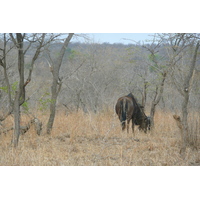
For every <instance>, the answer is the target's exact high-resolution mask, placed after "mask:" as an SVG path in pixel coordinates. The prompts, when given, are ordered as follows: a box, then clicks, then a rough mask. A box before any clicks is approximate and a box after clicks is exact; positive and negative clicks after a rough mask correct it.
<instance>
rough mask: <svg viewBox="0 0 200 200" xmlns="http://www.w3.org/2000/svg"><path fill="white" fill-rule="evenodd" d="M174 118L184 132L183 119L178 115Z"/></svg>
mask: <svg viewBox="0 0 200 200" xmlns="http://www.w3.org/2000/svg"><path fill="white" fill-rule="evenodd" d="M173 117H174V119H175V121H176V124H177V126H178V127H179V129H180V130H181V131H182V130H183V126H182V123H181V117H180V116H178V115H173Z"/></svg>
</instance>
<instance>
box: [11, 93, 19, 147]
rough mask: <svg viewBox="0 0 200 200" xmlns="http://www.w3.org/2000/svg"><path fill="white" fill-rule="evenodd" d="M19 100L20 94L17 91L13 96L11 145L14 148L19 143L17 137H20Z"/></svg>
mask: <svg viewBox="0 0 200 200" xmlns="http://www.w3.org/2000/svg"><path fill="white" fill-rule="evenodd" d="M19 99H20V92H19V91H17V92H16V95H15V101H14V122H15V125H14V133H13V139H12V143H13V145H14V147H17V145H18V141H19V135H20V105H19Z"/></svg>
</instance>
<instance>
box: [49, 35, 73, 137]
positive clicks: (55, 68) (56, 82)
mask: <svg viewBox="0 0 200 200" xmlns="http://www.w3.org/2000/svg"><path fill="white" fill-rule="evenodd" d="M73 34H74V33H69V35H68V37H67V38H66V39H65V41H64V43H63V46H62V48H61V50H60V52H59V56H58V58H57V59H56V61H55V63H54V64H53V63H52V65H51V66H50V71H51V73H52V75H53V80H52V85H51V103H50V116H49V120H48V123H47V133H48V134H50V133H51V130H52V127H53V123H54V118H55V114H56V101H57V97H58V94H59V92H60V89H61V86H62V80H61V78H60V77H59V71H60V67H61V64H62V60H63V57H64V55H65V52H66V48H67V46H68V44H69V42H70V40H71V39H72V37H73Z"/></svg>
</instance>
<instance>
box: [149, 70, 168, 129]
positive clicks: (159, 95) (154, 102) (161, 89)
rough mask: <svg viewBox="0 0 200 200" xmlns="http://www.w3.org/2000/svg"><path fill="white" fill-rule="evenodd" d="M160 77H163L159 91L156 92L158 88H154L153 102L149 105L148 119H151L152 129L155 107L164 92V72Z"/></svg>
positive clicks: (165, 74)
mask: <svg viewBox="0 0 200 200" xmlns="http://www.w3.org/2000/svg"><path fill="white" fill-rule="evenodd" d="M162 76H163V77H162V82H161V85H160V90H159V92H158V87H157V88H156V94H155V96H154V100H153V102H152V104H151V111H150V119H151V127H152V128H154V115H155V111H156V106H157V104H158V103H159V102H160V99H161V97H162V94H163V91H164V83H165V79H166V76H167V73H166V72H164V73H163V74H162Z"/></svg>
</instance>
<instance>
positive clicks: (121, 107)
mask: <svg viewBox="0 0 200 200" xmlns="http://www.w3.org/2000/svg"><path fill="white" fill-rule="evenodd" d="M115 111H116V113H117V115H118V117H119V120H120V122H121V125H122V130H125V128H126V121H127V132H129V123H130V120H132V132H134V124H135V125H139V130H143V131H144V132H145V133H146V132H147V128H148V129H149V130H150V118H149V117H147V116H146V115H145V113H144V111H143V108H142V106H141V105H140V104H139V103H137V100H136V99H135V98H134V96H133V94H132V93H130V94H128V95H127V96H123V97H120V98H119V99H118V101H117V104H116V106H115Z"/></svg>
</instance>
